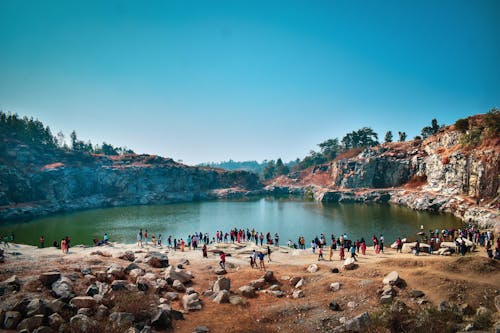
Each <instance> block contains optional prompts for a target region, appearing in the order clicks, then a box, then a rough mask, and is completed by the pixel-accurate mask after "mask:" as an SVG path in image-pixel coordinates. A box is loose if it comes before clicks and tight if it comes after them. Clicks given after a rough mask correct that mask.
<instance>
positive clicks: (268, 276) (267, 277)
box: [262, 271, 276, 283]
mask: <svg viewBox="0 0 500 333" xmlns="http://www.w3.org/2000/svg"><path fill="white" fill-rule="evenodd" d="M262 278H263V279H264V280H265V281H266V282H267V283H274V282H276V278H275V277H274V273H273V271H266V273H265V274H264V276H263V277H262Z"/></svg>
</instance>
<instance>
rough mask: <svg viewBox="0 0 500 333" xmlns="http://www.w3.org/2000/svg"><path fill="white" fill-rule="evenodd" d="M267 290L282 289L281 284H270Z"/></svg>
mask: <svg viewBox="0 0 500 333" xmlns="http://www.w3.org/2000/svg"><path fill="white" fill-rule="evenodd" d="M267 290H269V291H276V290H280V286H279V285H277V284H273V285H272V286H270V287H269V288H267Z"/></svg>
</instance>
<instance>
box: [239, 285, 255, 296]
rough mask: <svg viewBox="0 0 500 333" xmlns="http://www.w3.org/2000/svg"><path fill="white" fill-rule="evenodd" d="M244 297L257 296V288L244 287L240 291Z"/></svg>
mask: <svg viewBox="0 0 500 333" xmlns="http://www.w3.org/2000/svg"><path fill="white" fill-rule="evenodd" d="M238 290H239V291H240V293H241V295H242V296H244V297H249V298H252V297H255V296H257V294H256V293H255V288H254V287H252V286H242V287H240V288H239V289H238Z"/></svg>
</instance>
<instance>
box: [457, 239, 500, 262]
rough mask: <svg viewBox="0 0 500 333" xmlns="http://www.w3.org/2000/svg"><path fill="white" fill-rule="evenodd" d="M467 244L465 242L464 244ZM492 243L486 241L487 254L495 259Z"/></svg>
mask: <svg viewBox="0 0 500 333" xmlns="http://www.w3.org/2000/svg"><path fill="white" fill-rule="evenodd" d="M463 243H465V242H463ZM491 243H492V241H491V240H488V241H486V253H487V254H488V258H490V259H493V250H492V244H491Z"/></svg>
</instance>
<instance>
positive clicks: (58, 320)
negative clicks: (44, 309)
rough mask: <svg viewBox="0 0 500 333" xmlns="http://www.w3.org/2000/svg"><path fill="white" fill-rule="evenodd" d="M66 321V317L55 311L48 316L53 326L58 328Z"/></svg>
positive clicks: (50, 324)
mask: <svg viewBox="0 0 500 333" xmlns="http://www.w3.org/2000/svg"><path fill="white" fill-rule="evenodd" d="M63 323H64V318H63V317H61V315H60V314H59V313H53V314H51V315H50V316H49V317H48V324H49V326H50V327H51V328H53V329H55V330H58V329H59V326H61V325H62V324H63Z"/></svg>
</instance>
